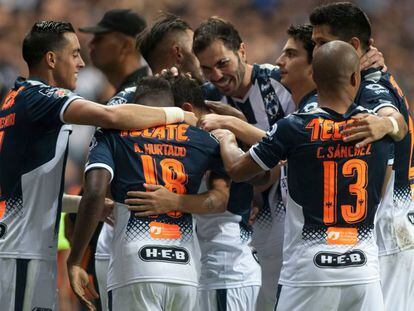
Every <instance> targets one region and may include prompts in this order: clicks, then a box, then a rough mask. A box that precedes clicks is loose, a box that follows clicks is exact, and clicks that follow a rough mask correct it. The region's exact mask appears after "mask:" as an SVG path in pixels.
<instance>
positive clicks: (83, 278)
mask: <svg viewBox="0 0 414 311" xmlns="http://www.w3.org/2000/svg"><path fill="white" fill-rule="evenodd" d="M68 275H69V282H70V286H71V287H72V289H73V292H74V293H75V295H76V297H78V299H79V300H80V302H81V303H82V304H83V305H84V306H85V307H87V308H88V310H91V311H94V310H96V309H95V306H94V305H93V303H92V302H91V301H90V299H91V298H93V299H98V298H99V295H98V293H97V292H96V291H95V288H94V286H93V284H92V283H91V282H89V276H88V273H87V272H86V271H85V270H84V269H82V268H81V267H80V266H77V265H72V264H70V263H69V262H68ZM90 297H91V298H90Z"/></svg>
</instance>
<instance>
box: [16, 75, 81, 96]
mask: <svg viewBox="0 0 414 311" xmlns="http://www.w3.org/2000/svg"><path fill="white" fill-rule="evenodd" d="M15 88H16V89H17V90H18V89H20V88H22V92H21V94H22V95H24V96H25V97H26V98H27V97H29V98H50V99H59V98H62V97H70V96H74V95H75V93H73V92H72V91H70V90H68V89H65V88H61V87H56V86H51V85H48V84H46V83H45V82H43V81H40V80H32V79H25V78H21V77H20V78H18V79H17V80H16V83H15Z"/></svg>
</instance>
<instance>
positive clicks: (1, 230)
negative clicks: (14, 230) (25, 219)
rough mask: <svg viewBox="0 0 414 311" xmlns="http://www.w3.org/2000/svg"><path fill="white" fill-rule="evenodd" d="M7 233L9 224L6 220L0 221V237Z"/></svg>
mask: <svg viewBox="0 0 414 311" xmlns="http://www.w3.org/2000/svg"><path fill="white" fill-rule="evenodd" d="M6 233H7V225H6V224H5V223H4V222H0V239H2V238H3V237H4V236H5V235H6Z"/></svg>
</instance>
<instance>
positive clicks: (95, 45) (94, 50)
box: [89, 32, 123, 71]
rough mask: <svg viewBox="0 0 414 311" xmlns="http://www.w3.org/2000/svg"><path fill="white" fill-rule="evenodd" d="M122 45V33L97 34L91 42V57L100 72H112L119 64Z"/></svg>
mask: <svg viewBox="0 0 414 311" xmlns="http://www.w3.org/2000/svg"><path fill="white" fill-rule="evenodd" d="M122 45H123V41H122V34H120V33H117V32H107V33H102V34H95V35H94V36H93V38H92V41H91V42H89V55H90V58H91V61H92V63H93V65H94V66H95V67H96V68H98V69H100V70H103V71H111V68H114V66H116V65H117V64H118V62H119V57H120V54H121V49H122Z"/></svg>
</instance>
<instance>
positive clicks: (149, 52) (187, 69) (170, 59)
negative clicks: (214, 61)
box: [137, 14, 204, 82]
mask: <svg viewBox="0 0 414 311" xmlns="http://www.w3.org/2000/svg"><path fill="white" fill-rule="evenodd" d="M192 43H193V31H192V30H191V28H190V26H189V25H188V24H187V23H186V22H185V21H184V20H182V19H181V18H179V17H177V16H175V15H172V14H164V15H162V16H161V17H160V18H159V19H158V20H157V21H156V22H155V23H154V25H153V26H152V27H151V28H148V29H146V30H145V31H144V32H143V33H142V34H141V35H140V36H139V38H138V41H137V45H138V47H139V50H140V52H141V55H142V56H143V57H144V58H145V60H146V61H147V63H148V64H149V66H150V67H151V69H152V71H153V72H154V73H159V72H160V71H161V70H162V69H165V68H171V67H177V68H178V69H179V70H180V72H182V73H190V74H191V76H192V77H194V78H195V79H197V80H199V81H200V82H201V81H203V80H204V78H203V77H202V73H201V70H200V64H199V62H198V59H197V57H195V55H194V54H193V52H192Z"/></svg>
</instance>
